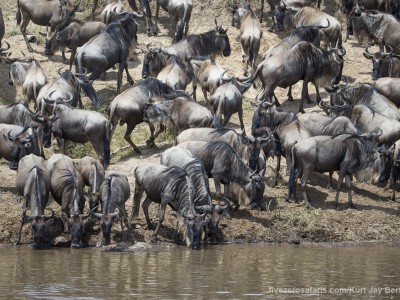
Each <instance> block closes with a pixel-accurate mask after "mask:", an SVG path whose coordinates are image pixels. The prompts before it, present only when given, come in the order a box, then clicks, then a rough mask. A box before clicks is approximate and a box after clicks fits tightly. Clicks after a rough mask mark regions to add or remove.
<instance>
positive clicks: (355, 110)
mask: <svg viewBox="0 0 400 300" xmlns="http://www.w3.org/2000/svg"><path fill="white" fill-rule="evenodd" d="M330 115H332V116H338V115H344V116H347V117H348V118H349V119H350V120H351V121H352V122H353V123H354V124H355V125H356V126H357V127H358V128H359V129H360V130H361V131H363V132H374V131H377V130H378V131H381V134H379V135H378V136H377V138H376V139H377V141H378V143H379V144H380V145H386V146H387V147H390V146H391V145H393V144H394V143H395V142H396V141H397V140H399V139H400V122H399V121H397V120H394V119H391V118H388V117H386V116H385V115H382V114H380V113H378V112H376V111H374V110H372V109H371V108H369V107H368V106H366V105H363V104H358V105H349V104H347V105H343V106H339V107H331V109H330Z"/></svg>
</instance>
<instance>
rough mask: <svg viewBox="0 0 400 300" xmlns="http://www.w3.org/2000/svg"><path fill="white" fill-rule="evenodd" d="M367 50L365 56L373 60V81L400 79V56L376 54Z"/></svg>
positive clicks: (386, 53)
mask: <svg viewBox="0 0 400 300" xmlns="http://www.w3.org/2000/svg"><path fill="white" fill-rule="evenodd" d="M370 46H371V45H369V46H367V48H365V51H364V52H363V55H364V57H365V58H366V59H370V60H372V80H377V79H379V78H381V77H400V56H397V55H395V54H393V51H390V52H374V53H371V52H369V51H368V48H369V47H370Z"/></svg>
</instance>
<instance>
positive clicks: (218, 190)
mask: <svg viewBox="0 0 400 300" xmlns="http://www.w3.org/2000/svg"><path fill="white" fill-rule="evenodd" d="M212 177H213V179H214V186H215V195H216V196H217V198H220V197H221V177H220V176H218V175H215V176H214V174H212Z"/></svg>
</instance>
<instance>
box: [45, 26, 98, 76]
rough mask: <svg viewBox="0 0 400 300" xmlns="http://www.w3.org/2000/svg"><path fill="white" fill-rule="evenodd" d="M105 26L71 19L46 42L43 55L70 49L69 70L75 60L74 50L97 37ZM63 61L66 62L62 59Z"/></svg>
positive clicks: (51, 54)
mask: <svg viewBox="0 0 400 300" xmlns="http://www.w3.org/2000/svg"><path fill="white" fill-rule="evenodd" d="M105 27H106V25H105V24H104V23H102V22H85V21H81V20H78V19H73V20H71V22H70V23H69V25H68V26H67V27H66V28H64V29H62V30H59V31H57V33H56V34H55V35H53V36H52V37H51V38H50V39H49V40H47V41H46V48H45V52H44V53H45V55H47V56H53V55H54V53H55V52H56V51H63V53H64V49H65V47H67V48H69V49H71V57H70V59H69V68H70V69H71V68H72V63H73V62H74V59H75V54H76V50H77V48H78V47H81V46H83V45H84V44H85V43H87V42H88V41H89V40H90V39H91V38H93V37H94V36H96V35H98V34H99V33H100V32H102V31H103V30H104V28H105ZM63 59H64V61H65V60H66V59H65V57H63Z"/></svg>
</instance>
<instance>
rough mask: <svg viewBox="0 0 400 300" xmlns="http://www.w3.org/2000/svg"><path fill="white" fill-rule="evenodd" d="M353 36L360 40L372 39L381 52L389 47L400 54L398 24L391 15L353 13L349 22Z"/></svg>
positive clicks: (367, 12)
mask: <svg viewBox="0 0 400 300" xmlns="http://www.w3.org/2000/svg"><path fill="white" fill-rule="evenodd" d="M350 22H351V25H352V29H353V32H354V35H355V36H356V37H357V38H358V39H359V41H360V40H362V39H365V37H366V38H367V39H371V38H372V39H373V40H374V42H375V43H377V44H378V45H379V51H380V52H383V50H384V46H385V47H386V50H389V46H390V47H391V48H392V49H393V51H394V53H396V54H400V46H399V45H400V22H399V21H398V20H397V19H396V18H395V17H394V16H392V15H390V14H385V13H380V12H378V11H366V12H361V13H360V12H355V13H353V15H352V18H351V20H350Z"/></svg>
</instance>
